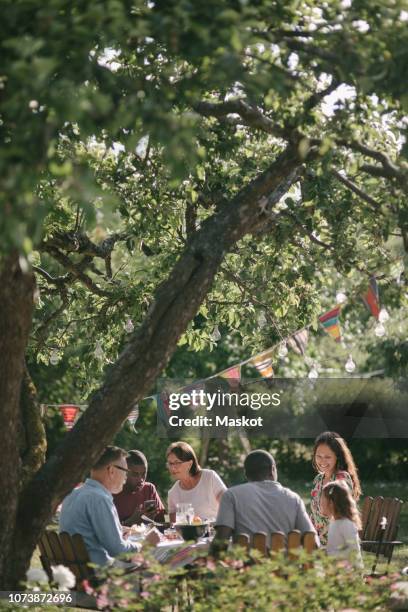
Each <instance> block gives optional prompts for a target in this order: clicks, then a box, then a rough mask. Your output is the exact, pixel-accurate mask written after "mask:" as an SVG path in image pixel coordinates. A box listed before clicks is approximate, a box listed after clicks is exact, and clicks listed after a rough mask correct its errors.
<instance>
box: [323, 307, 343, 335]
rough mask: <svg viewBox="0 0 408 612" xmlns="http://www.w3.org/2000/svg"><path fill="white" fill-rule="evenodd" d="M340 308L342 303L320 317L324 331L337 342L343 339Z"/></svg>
mask: <svg viewBox="0 0 408 612" xmlns="http://www.w3.org/2000/svg"><path fill="white" fill-rule="evenodd" d="M340 310H341V306H340V304H337V306H336V307H335V308H332V310H328V311H327V312H325V313H324V314H323V315H321V316H320V317H319V321H320V323H321V324H322V326H323V329H324V331H325V332H327V333H328V334H329V336H331V337H332V338H333V340H335V341H336V342H340V341H341V331H340V322H339V316H340Z"/></svg>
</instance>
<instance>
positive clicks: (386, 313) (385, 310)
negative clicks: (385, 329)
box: [378, 308, 390, 323]
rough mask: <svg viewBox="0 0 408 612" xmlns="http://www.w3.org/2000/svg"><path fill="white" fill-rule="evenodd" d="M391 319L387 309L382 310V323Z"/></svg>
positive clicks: (380, 314) (380, 316) (379, 318)
mask: <svg viewBox="0 0 408 612" xmlns="http://www.w3.org/2000/svg"><path fill="white" fill-rule="evenodd" d="M389 318H390V315H389V314H388V312H387V309H386V308H381V310H380V312H379V314H378V320H379V322H380V323H386V322H387V321H388V320H389Z"/></svg>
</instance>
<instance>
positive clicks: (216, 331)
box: [211, 325, 221, 342]
mask: <svg viewBox="0 0 408 612" xmlns="http://www.w3.org/2000/svg"><path fill="white" fill-rule="evenodd" d="M211 340H214V342H218V340H221V334H220V330H219V329H218V325H216V326H215V327H214V329H213V332H212V334H211Z"/></svg>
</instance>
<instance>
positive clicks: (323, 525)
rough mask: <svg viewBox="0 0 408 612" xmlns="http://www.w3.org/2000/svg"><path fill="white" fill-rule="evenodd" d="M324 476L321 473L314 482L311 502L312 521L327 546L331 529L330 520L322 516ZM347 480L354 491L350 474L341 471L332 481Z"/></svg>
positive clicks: (321, 540) (322, 542)
mask: <svg viewBox="0 0 408 612" xmlns="http://www.w3.org/2000/svg"><path fill="white" fill-rule="evenodd" d="M323 479H324V474H321V473H319V474H318V475H317V476H316V478H315V479H314V481H313V489H312V493H311V496H312V501H311V519H312V523H313V525H314V527H315V529H316V531H317V534H318V536H319V538H320V543H321V544H322V546H325V545H326V544H327V532H328V529H329V523H330V519H329V517H327V516H324V515H323V514H320V499H321V496H322V489H323ZM334 480H345V481H346V483H347V485H348V486H349V487H350V490H351V491H352V490H353V481H352V480H351V476H350V474H349V473H348V472H343V471H339V472H336V473H335V474H333V476H332V477H331V478H330V481H334ZM325 484H327V483H325Z"/></svg>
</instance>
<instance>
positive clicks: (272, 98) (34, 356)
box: [0, 0, 408, 585]
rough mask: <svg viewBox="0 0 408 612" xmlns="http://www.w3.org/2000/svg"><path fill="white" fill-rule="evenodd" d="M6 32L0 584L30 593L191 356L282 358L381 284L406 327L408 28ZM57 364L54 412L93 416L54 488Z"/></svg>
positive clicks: (242, 11)
mask: <svg viewBox="0 0 408 612" xmlns="http://www.w3.org/2000/svg"><path fill="white" fill-rule="evenodd" d="M3 15H4V17H3V19H2V23H1V25H0V32H1V40H2V67H1V71H0V82H1V88H2V106H1V128H0V129H1V132H2V135H3V147H2V149H1V151H0V168H1V170H2V176H3V180H2V182H1V186H0V190H1V191H0V193H1V200H2V202H3V204H2V216H1V221H0V223H1V225H0V236H1V242H0V244H1V247H0V249H1V258H0V266H1V267H0V281H1V283H0V294H1V302H2V314H1V316H0V337H1V343H2V346H1V358H0V367H1V369H2V372H3V376H2V380H1V384H0V403H1V406H2V408H1V410H2V419H3V423H4V424H5V427H4V428H3V432H2V433H0V444H1V445H2V448H3V449H4V453H5V456H6V457H7V462H8V464H9V466H10V473H9V472H7V474H6V475H5V474H2V475H0V485H1V488H2V490H3V489H7V490H8V491H10V492H9V493H8V494H7V495H5V496H4V499H2V501H1V502H0V524H1V525H3V527H2V528H0V545H1V546H0V551H1V552H0V575H1V576H2V577H3V580H4V583H5V585H6V584H7V585H15V584H16V581H17V582H18V580H19V579H20V578H21V576H22V575H23V570H24V568H25V567H26V566H27V563H28V561H29V556H30V554H31V551H32V549H33V547H34V546H35V542H36V538H37V537H38V534H39V532H40V531H41V529H42V528H43V526H44V524H45V523H46V521H47V520H48V518H49V516H50V514H51V512H52V510H53V508H55V506H56V505H57V504H58V503H59V501H60V499H61V498H62V497H63V496H64V494H66V492H67V491H68V490H69V489H70V488H71V487H72V486H73V485H74V484H75V483H76V482H77V481H78V480H79V479H80V478H81V477H82V476H83V474H84V473H85V472H86V470H87V469H88V468H89V465H91V464H92V461H94V460H95V459H96V458H97V456H98V454H99V453H100V451H101V449H102V447H103V446H104V445H105V444H106V443H108V442H109V441H110V440H111V439H112V437H113V436H114V434H115V432H117V431H118V429H119V428H120V426H121V424H122V422H123V420H124V419H125V418H126V416H127V414H128V413H129V410H130V408H131V406H132V405H133V404H134V402H135V401H137V400H139V399H141V398H142V397H143V396H144V395H146V394H147V393H148V392H149V390H150V389H151V388H152V385H153V384H154V381H155V379H156V378H157V376H158V375H159V374H160V372H161V371H162V370H163V368H164V367H165V366H166V364H167V363H168V361H169V359H170V357H171V355H172V353H173V351H174V350H175V349H176V347H177V345H181V346H183V345H186V346H188V347H189V348H191V349H192V350H200V349H204V348H211V347H212V346H213V345H214V344H215V340H214V338H215V337H214V333H213V332H214V329H215V327H216V326H218V325H219V326H221V327H222V329H223V332H224V333H229V332H230V333H232V335H233V337H234V339H235V340H234V341H235V342H236V343H238V346H239V345H242V346H245V350H248V351H251V350H252V349H253V350H254V351H256V350H259V349H262V348H265V347H266V346H269V345H271V344H272V343H273V342H275V341H279V339H280V338H281V337H282V336H283V337H284V336H286V335H287V334H289V333H291V332H294V331H296V330H297V329H299V328H301V327H303V326H304V325H309V324H312V325H315V326H316V324H317V317H318V315H319V314H320V313H321V311H322V310H323V309H324V308H326V307H327V306H330V305H331V303H330V302H331V299H332V298H331V295H332V293H333V291H334V290H335V288H336V287H338V286H339V285H340V286H346V287H347V289H348V290H349V291H350V292H351V293H353V294H354V293H355V294H358V292H359V291H360V290H361V287H365V286H366V284H367V281H368V279H369V277H370V276H371V275H373V274H376V275H377V277H379V280H380V282H381V283H382V284H383V285H384V288H385V287H387V289H386V290H387V294H388V295H389V299H390V303H391V304H392V305H393V306H395V308H396V309H397V308H399V307H404V306H405V305H406V299H407V297H406V294H405V292H404V285H405V280H404V279H405V276H404V274H403V271H404V263H405V253H406V249H407V245H408V234H407V231H408V225H407V223H408V217H407V206H406V192H407V177H408V169H407V163H406V141H405V137H404V133H405V131H406V117H405V115H404V109H406V106H407V98H406V92H405V87H404V85H405V82H406V78H404V77H406V76H407V65H408V62H407V53H408V52H407V49H408V45H407V38H408V33H407V28H406V21H407V17H408V15H407V13H406V11H404V3H403V2H398V1H397V0H392V1H391V0H389V1H386V2H384V1H382V2H377V1H372V0H359V1H358V0H354V2H353V3H351V2H347V1H346V0H342V1H333V2H330V3H327V4H323V5H322V4H321V3H318V2H315V1H314V0H302V1H300V2H299V1H298V0H293V1H290V2H277V3H273V4H272V5H271V3H270V2H262V1H259V2H255V3H254V2H246V1H245V0H221V1H220V0H217V2H214V1H213V0H209V1H207V2H206V3H198V2H190V1H188V0H170V1H169V0H166V2H161V1H156V2H146V1H142V0H136V1H133V2H126V1H121V2H119V1H116V0H110V1H109V2H98V1H95V2H93V3H92V4H91V5H89V4H88V3H85V2H77V3H75V5H72V3H69V2H66V1H63V0H51V1H50V2H47V3H46V4H45V5H44V4H42V3H37V2H32V1H28V0H20V1H17V2H13V3H12V2H9V1H6V2H4V3H3ZM397 277H398V278H399V280H400V282H399V284H398V285H397V284H395V283H394V284H393V285H392V286H391V285H389V281H390V280H391V279H395V278H397ZM401 279H402V280H401ZM388 287H390V288H388ZM34 299H35V300H36V304H35V309H34V307H33V300H34ZM260 316H263V317H265V319H266V321H267V325H264V326H260V325H259V323H258V321H259V317H260ZM128 319H131V322H132V325H133V326H134V328H135V332H134V333H127V332H126V330H125V329H124V326H125V324H126V322H127V321H128ZM352 325H355V329H356V330H358V327H359V325H360V322H359V321H357V322H356V323H355V324H352ZM128 328H129V326H128ZM352 331H353V330H352V329H351V332H352ZM98 343H100V347H101V350H102V351H103V353H104V355H105V357H106V362H105V361H103V362H102V360H101V359H98V358H97V355H95V348H96V347H97V346H99V345H98ZM235 350H236V351H237V354H239V355H242V353H240V349H239V348H238V349H235ZM51 356H53V360H54V361H55V360H58V359H60V360H61V363H60V364H59V365H58V366H56V369H55V372H57V373H58V377H59V380H58V382H54V383H52V384H51V388H52V395H51V396H48V397H49V399H50V400H52V399H53V397H55V398H56V399H57V400H58V399H59V398H60V393H59V391H58V386H59V388H60V390H61V389H62V388H66V389H67V390H69V392H70V393H71V394H72V399H73V400H74V401H79V400H82V399H84V398H88V402H87V403H88V409H87V410H86V412H85V413H84V415H83V417H82V418H81V419H80V421H79V422H78V423H77V425H76V427H75V428H74V430H73V431H72V432H71V433H70V434H69V435H68V436H67V437H66V438H65V439H64V442H63V443H62V445H60V446H59V447H58V448H57V449H56V451H55V453H54V454H53V455H52V457H51V458H50V459H49V460H48V461H47V462H46V463H45V464H44V465H41V464H42V461H43V455H44V444H43V432H42V429H41V422H40V419H39V412H38V405H37V403H36V402H37V400H36V397H35V393H34V389H33V387H32V386H31V383H30V376H29V375H30V372H31V374H33V375H34V380H35V382H36V379H35V374H36V375H37V377H38V381H39V382H41V383H42V385H43V387H42V388H41V389H40V397H41V398H44V399H45V398H46V397H47V375H45V374H44V371H45V367H48V364H49V360H50V357H51ZM25 364H27V366H28V368H27V367H26V365H25ZM226 365H228V364H226ZM49 369H51V366H49ZM304 372H305V370H304V368H303V369H302V367H300V369H299V373H304ZM64 386H65V387H64ZM35 415H37V418H36V417H35ZM29 416H30V418H31V420H29ZM28 422H30V423H33V422H34V423H36V425H34V426H30V428H28V429H27V423H28ZM39 449H40V450H39ZM17 491H19V492H20V494H19V496H17ZM34 493H35V499H34V498H33V495H34ZM3 519H4V520H3ZM12 549H13V550H17V549H18V550H19V551H20V552H19V553H18V554H17V555H15V556H14V561H13V562H12V563H10V564H9V566H8V567H7V568H6V567H5V565H6V563H5V560H7V561H8V560H9V558H10V551H11V550H12Z"/></svg>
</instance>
